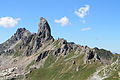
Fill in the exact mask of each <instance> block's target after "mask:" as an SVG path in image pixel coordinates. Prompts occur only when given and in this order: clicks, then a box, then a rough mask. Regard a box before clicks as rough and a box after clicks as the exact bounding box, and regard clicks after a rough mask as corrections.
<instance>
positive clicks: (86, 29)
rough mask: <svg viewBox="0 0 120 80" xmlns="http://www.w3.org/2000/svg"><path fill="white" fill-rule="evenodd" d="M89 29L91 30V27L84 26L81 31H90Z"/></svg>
mask: <svg viewBox="0 0 120 80" xmlns="http://www.w3.org/2000/svg"><path fill="white" fill-rule="evenodd" d="M89 30H91V28H90V27H86V28H82V29H81V31H89Z"/></svg>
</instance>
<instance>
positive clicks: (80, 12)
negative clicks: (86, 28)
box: [75, 5, 90, 18]
mask: <svg viewBox="0 0 120 80" xmlns="http://www.w3.org/2000/svg"><path fill="white" fill-rule="evenodd" d="M89 10H90V5H85V6H83V7H81V8H79V9H78V10H77V11H75V14H76V15H77V16H79V17H80V18H84V17H85V16H87V15H88V13H89Z"/></svg>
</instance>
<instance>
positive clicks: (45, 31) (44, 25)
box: [37, 17, 53, 42]
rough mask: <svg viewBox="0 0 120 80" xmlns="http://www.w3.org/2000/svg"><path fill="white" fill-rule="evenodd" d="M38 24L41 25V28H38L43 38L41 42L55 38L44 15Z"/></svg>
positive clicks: (40, 36)
mask: <svg viewBox="0 0 120 80" xmlns="http://www.w3.org/2000/svg"><path fill="white" fill-rule="evenodd" d="M38 26H39V29H38V33H37V35H38V36H39V38H40V39H41V42H44V41H46V40H50V39H53V37H52V36H51V29H50V26H49V24H48V22H47V20H46V19H45V18H43V17H41V18H40V23H39V25H38Z"/></svg>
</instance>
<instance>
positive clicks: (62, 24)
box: [55, 16, 70, 26]
mask: <svg viewBox="0 0 120 80" xmlns="http://www.w3.org/2000/svg"><path fill="white" fill-rule="evenodd" d="M55 23H60V24H61V26H66V25H68V24H70V22H69V19H68V18H67V17H66V16H64V17H62V18H61V19H59V20H57V19H56V20H55Z"/></svg>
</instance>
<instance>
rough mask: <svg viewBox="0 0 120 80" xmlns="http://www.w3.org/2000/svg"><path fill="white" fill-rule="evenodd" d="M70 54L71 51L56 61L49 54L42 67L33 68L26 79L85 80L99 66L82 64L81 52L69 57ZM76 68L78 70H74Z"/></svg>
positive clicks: (96, 64)
mask: <svg viewBox="0 0 120 80" xmlns="http://www.w3.org/2000/svg"><path fill="white" fill-rule="evenodd" d="M72 56H73V53H72V54H70V55H68V56H66V57H60V58H59V59H58V60H57V61H56V57H54V56H53V55H50V56H49V57H48V58H47V60H46V61H45V64H44V67H43V68H40V69H35V70H33V71H32V72H31V73H30V74H28V75H26V77H27V80H86V79H87V78H88V77H89V76H90V75H91V74H92V73H94V72H95V71H96V68H97V67H98V66H100V64H98V63H94V64H87V65H85V64H83V57H84V55H83V54H82V55H80V56H79V57H77V58H71V59H70V57H72ZM68 58H69V59H68ZM55 61H56V62H55ZM73 61H74V62H75V64H73ZM77 68H78V71H76V69H77Z"/></svg>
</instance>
